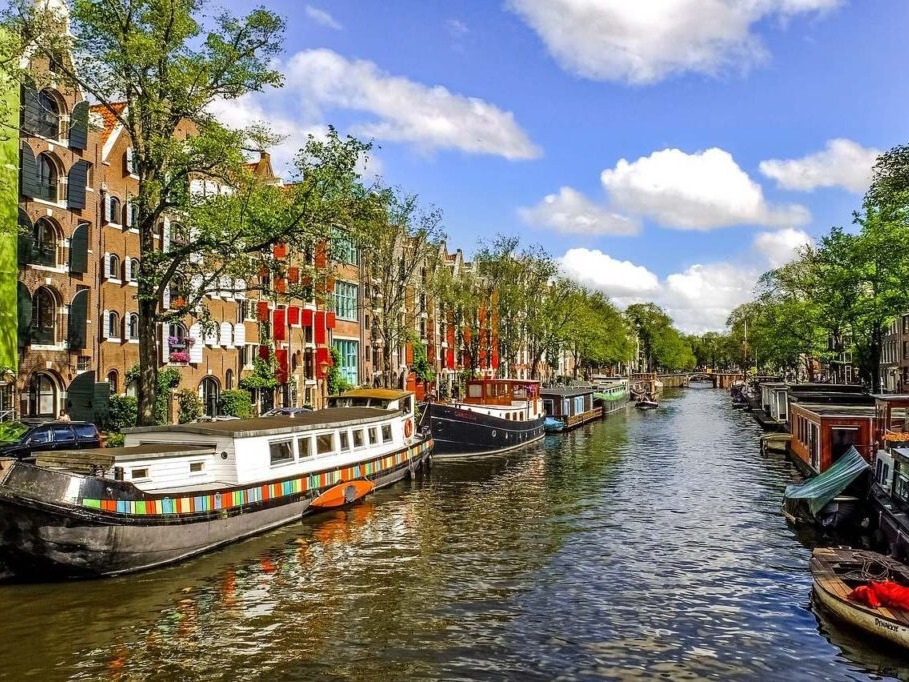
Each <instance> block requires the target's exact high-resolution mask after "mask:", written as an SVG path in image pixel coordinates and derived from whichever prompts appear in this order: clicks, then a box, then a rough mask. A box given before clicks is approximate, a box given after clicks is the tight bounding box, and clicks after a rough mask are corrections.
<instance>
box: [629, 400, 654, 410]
mask: <svg viewBox="0 0 909 682" xmlns="http://www.w3.org/2000/svg"><path fill="white" fill-rule="evenodd" d="M634 406H635V407H636V408H638V409H639V410H655V409H656V408H658V407H659V406H660V404H659V403H658V402H657V401H656V400H648V399H647V398H638V400H636V401H635V403H634Z"/></svg>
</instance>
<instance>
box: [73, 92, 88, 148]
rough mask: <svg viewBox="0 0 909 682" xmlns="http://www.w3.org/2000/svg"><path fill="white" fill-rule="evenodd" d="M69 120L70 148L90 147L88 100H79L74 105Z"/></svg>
mask: <svg viewBox="0 0 909 682" xmlns="http://www.w3.org/2000/svg"><path fill="white" fill-rule="evenodd" d="M69 121H70V122H69V146H70V148H71V149H86V148H88V102H79V103H78V104H77V105H76V106H74V107H73V112H72V114H70V118H69Z"/></svg>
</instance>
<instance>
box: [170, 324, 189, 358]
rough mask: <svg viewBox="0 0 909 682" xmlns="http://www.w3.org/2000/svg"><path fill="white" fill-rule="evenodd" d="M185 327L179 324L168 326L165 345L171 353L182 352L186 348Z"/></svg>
mask: <svg viewBox="0 0 909 682" xmlns="http://www.w3.org/2000/svg"><path fill="white" fill-rule="evenodd" d="M186 337H187V332H186V325H183V324H181V323H179V322H176V323H174V324H171V325H170V329H169V333H168V339H167V344H168V345H169V346H170V349H171V350H172V351H174V350H184V349H185V348H186Z"/></svg>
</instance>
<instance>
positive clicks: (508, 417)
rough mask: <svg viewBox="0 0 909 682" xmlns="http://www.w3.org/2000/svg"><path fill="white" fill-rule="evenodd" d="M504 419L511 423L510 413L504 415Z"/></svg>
mask: <svg viewBox="0 0 909 682" xmlns="http://www.w3.org/2000/svg"><path fill="white" fill-rule="evenodd" d="M505 419H507V420H508V421H511V412H506V413H505Z"/></svg>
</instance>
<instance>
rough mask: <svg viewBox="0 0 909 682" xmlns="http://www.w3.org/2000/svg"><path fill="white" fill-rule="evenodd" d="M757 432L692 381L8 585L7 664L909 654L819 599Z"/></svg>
mask: <svg viewBox="0 0 909 682" xmlns="http://www.w3.org/2000/svg"><path fill="white" fill-rule="evenodd" d="M757 437H758V431H757V428H756V427H755V425H754V423H753V421H752V420H751V419H750V417H748V415H747V414H743V413H741V412H736V411H733V410H732V409H731V408H730V407H729V405H728V397H727V395H726V394H725V392H721V391H712V390H696V391H691V390H689V391H683V392H678V393H676V394H675V395H673V394H668V395H667V396H666V397H665V398H664V400H663V403H662V406H661V409H660V410H657V411H654V412H649V413H638V412H635V411H629V413H628V414H627V415H613V416H612V417H610V418H608V419H607V420H604V421H603V422H601V423H597V424H595V425H592V426H589V427H586V428H582V429H579V430H577V431H574V432H570V433H568V434H563V435H554V436H547V438H546V439H545V440H544V441H542V442H539V443H537V444H534V445H532V446H530V447H528V448H527V449H526V450H524V451H523V452H517V453H513V454H510V455H509V456H503V457H493V458H489V459H485V460H480V461H468V462H446V463H444V464H437V465H436V466H435V467H434V469H433V470H432V472H431V474H430V476H429V477H428V479H427V480H425V481H422V482H417V483H413V484H402V485H399V486H395V487H394V488H392V489H389V490H384V491H380V492H379V493H378V494H377V495H375V496H374V497H372V498H370V499H369V500H368V501H366V502H365V503H363V504H360V505H357V506H355V507H353V508H351V509H348V510H344V511H338V512H334V513H331V514H323V515H320V516H316V517H311V518H308V519H306V520H304V521H303V522H301V523H299V524H295V525H293V526H290V527H288V528H285V529H282V530H279V531H276V532H273V533H270V534H268V535H266V536H264V537H261V538H257V539H253V540H250V541H246V542H243V543H239V544H238V545H235V546H232V547H229V548H227V549H225V550H223V551H221V552H217V553H215V554H212V555H209V556H206V557H202V558H199V559H197V560H194V561H190V562H187V563H185V564H181V565H178V566H174V567H171V568H167V569H162V570H159V571H154V572H151V573H146V574H140V575H138V576H128V577H123V578H118V579H113V580H104V581H95V582H84V583H68V584H57V585H8V586H3V587H0V609H2V610H3V613H4V619H2V620H0V641H3V642H5V643H6V646H5V647H4V649H5V651H4V666H2V667H0V676H4V677H8V678H10V679H22V678H25V677H27V676H29V675H38V674H41V675H44V676H48V675H50V676H52V677H71V678H73V679H92V680H94V679H111V680H121V679H122V680H126V679H136V678H179V679H223V678H231V679H233V678H238V677H250V678H254V679H259V678H263V677H267V678H269V679H282V678H313V677H319V678H325V679H329V680H334V679H363V678H369V679H377V680H384V679H401V678H403V677H418V678H469V679H476V678H486V677H493V678H520V679H553V678H563V679H571V678H582V679H583V678H601V677H605V678H622V679H627V678H631V677H641V678H645V679H653V678H654V677H665V678H685V679H689V678H691V679H696V678H709V677H712V678H723V679H728V678H755V677H759V678H767V679H783V678H785V679H799V678H803V679H817V678H826V679H860V678H863V677H867V676H870V675H885V676H886V675H894V676H899V677H902V678H907V677H909V659H907V657H905V656H904V655H903V654H902V653H901V652H892V651H889V650H887V649H885V648H884V647H883V646H880V647H879V646H878V645H877V644H876V643H875V644H872V643H869V642H867V641H865V639H864V638H863V637H862V636H861V635H859V636H856V635H855V634H854V633H851V632H849V631H843V630H842V628H841V626H838V625H837V624H835V623H829V622H827V620H826V617H825V616H824V615H823V614H821V615H820V620H819V619H818V617H817V616H816V615H815V613H814V612H813V611H812V609H811V605H810V602H809V595H810V576H809V574H808V571H807V561H808V557H809V554H810V548H811V547H812V546H813V544H814V543H815V542H816V541H817V539H816V538H811V537H807V536H805V535H799V536H797V535H796V533H795V531H793V530H792V529H790V528H788V527H787V526H786V524H785V522H784V521H783V519H782V516H781V515H780V513H779V502H780V496H781V494H782V490H783V488H784V487H785V485H786V484H787V483H788V482H790V481H791V480H793V478H794V474H793V472H792V470H791V467H790V466H789V465H788V464H787V462H786V461H785V460H784V459H782V458H779V457H773V456H769V457H762V456H761V455H760V454H759V450H758V448H757ZM822 541H823V539H822Z"/></svg>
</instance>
